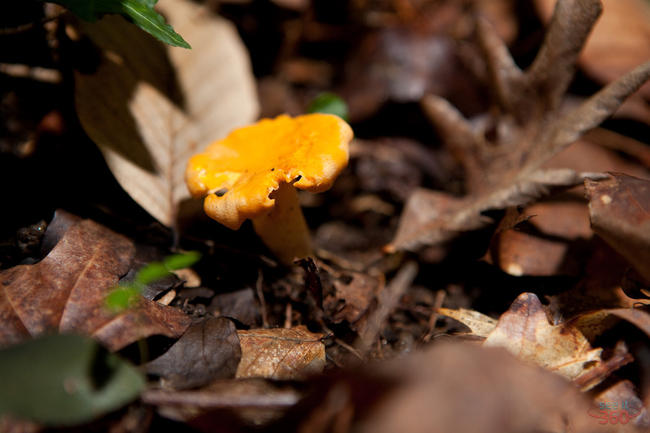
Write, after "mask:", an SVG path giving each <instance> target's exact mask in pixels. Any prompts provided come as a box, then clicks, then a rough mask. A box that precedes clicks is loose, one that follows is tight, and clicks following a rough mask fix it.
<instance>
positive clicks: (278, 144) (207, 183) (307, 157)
mask: <svg viewBox="0 0 650 433" xmlns="http://www.w3.org/2000/svg"><path fill="white" fill-rule="evenodd" d="M352 136H353V133H352V129H351V128H350V126H349V125H348V124H347V123H346V122H345V121H344V120H342V119H341V118H339V117H338V116H334V115H332V114H307V115H303V116H298V117H295V118H291V117H289V116H287V115H281V116H278V117H276V118H275V119H262V120H260V121H259V122H257V123H256V124H254V125H250V126H245V127H243V128H239V129H236V130H234V131H232V132H231V133H230V134H228V136H227V137H226V138H224V139H221V140H217V141H215V142H214V143H212V144H211V145H209V146H208V147H207V148H206V149H205V151H204V152H203V153H200V154H197V155H194V156H193V157H192V158H191V159H190V161H189V163H188V165H187V170H186V172H185V181H186V182H187V185H188V188H189V190H190V193H191V194H192V195H193V196H194V197H203V196H205V197H206V198H205V202H204V206H203V207H204V209H205V213H206V214H207V215H208V216H209V217H211V218H213V219H215V220H217V221H219V222H220V223H221V224H223V225H225V226H226V227H229V228H231V229H234V230H236V229H238V228H239V227H240V226H241V225H242V223H243V222H244V220H246V218H255V217H256V216H259V215H261V214H262V213H264V212H266V211H268V210H269V209H271V208H272V207H273V206H274V205H275V200H274V199H273V198H272V197H271V194H272V193H273V191H275V190H277V189H278V187H279V185H280V183H288V184H293V185H294V186H295V187H296V188H300V189H304V190H307V191H312V192H320V191H325V190H327V189H329V188H330V187H331V186H332V184H333V183H334V180H335V179H336V177H337V176H338V175H339V173H340V172H341V171H342V170H343V169H344V168H345V167H346V166H347V163H348V153H349V152H348V144H349V143H350V141H351V140H352Z"/></svg>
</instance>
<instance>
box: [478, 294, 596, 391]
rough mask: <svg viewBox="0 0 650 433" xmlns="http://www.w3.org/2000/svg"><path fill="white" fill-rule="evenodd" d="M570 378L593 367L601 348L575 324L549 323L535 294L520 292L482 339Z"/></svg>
mask: <svg viewBox="0 0 650 433" xmlns="http://www.w3.org/2000/svg"><path fill="white" fill-rule="evenodd" d="M483 345H484V346H487V347H503V348H505V349H506V350H508V351H509V352H510V353H512V354H514V355H515V356H517V357H518V358H520V359H522V360H524V361H529V362H533V363H535V364H538V365H540V366H542V367H544V368H546V369H548V370H551V371H555V372H556V373H559V374H561V375H562V376H564V377H566V378H568V379H571V380H574V379H577V378H578V377H580V376H581V375H583V374H585V373H586V372H588V371H589V370H590V369H591V368H594V367H595V366H597V365H598V364H599V363H600V362H601V359H600V353H601V352H602V349H592V348H591V345H590V344H589V341H587V339H586V338H585V336H584V335H583V334H582V333H581V332H580V331H579V330H578V329H577V328H575V327H573V326H570V325H551V324H550V323H549V321H548V318H547V317H546V312H545V311H544V307H543V306H542V304H541V302H540V301H539V299H537V296H535V295H534V294H532V293H522V294H521V295H519V297H518V298H517V299H516V300H515V301H514V302H513V303H512V305H511V306H510V309H509V310H508V311H506V312H505V313H504V314H503V315H502V316H501V317H500V318H499V322H498V323H497V326H496V328H495V329H494V331H493V332H492V333H491V334H490V335H489V336H488V337H487V339H486V340H485V341H484V342H483Z"/></svg>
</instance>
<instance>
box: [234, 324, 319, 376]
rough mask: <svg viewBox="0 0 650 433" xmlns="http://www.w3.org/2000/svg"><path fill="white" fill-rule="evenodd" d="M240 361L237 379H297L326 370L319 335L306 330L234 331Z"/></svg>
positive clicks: (299, 328)
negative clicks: (236, 336) (239, 347)
mask: <svg viewBox="0 0 650 433" xmlns="http://www.w3.org/2000/svg"><path fill="white" fill-rule="evenodd" d="M237 334H238V335H239V342H240V343H241V352H242V356H241V361H240V362H239V367H238V368H237V374H236V377H238V378H244V377H265V378H270V379H299V378H304V377H305V376H307V375H310V374H314V373H319V372H321V371H322V370H323V367H325V345H324V344H323V343H322V342H321V338H322V337H323V336H322V335H321V334H314V333H312V332H309V331H308V330H307V328H306V327H304V326H298V327H295V328H286V329H285V328H274V329H252V330H249V331H237Z"/></svg>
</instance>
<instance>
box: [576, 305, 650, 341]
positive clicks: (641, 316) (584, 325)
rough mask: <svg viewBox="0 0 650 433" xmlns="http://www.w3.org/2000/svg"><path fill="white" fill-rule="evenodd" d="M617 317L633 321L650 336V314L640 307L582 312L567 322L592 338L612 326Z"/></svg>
mask: <svg viewBox="0 0 650 433" xmlns="http://www.w3.org/2000/svg"><path fill="white" fill-rule="evenodd" d="M612 316H614V317H612ZM617 319H623V320H626V321H628V322H630V323H632V324H633V325H635V326H636V327H638V328H639V329H640V330H641V331H643V332H645V333H646V334H647V335H648V336H649V337H650V314H649V313H648V312H647V311H644V310H642V309H638V308H604V309H601V310H596V311H590V312H587V313H583V314H580V315H578V316H576V317H574V318H572V319H571V320H570V321H569V322H567V323H569V324H570V325H571V326H573V327H575V328H577V329H579V330H580V332H582V334H583V335H585V336H586V337H587V338H589V339H592V338H595V337H597V336H599V335H600V334H602V333H603V332H604V331H606V330H607V329H609V328H611V327H612V326H613V325H614V324H616V322H618V320H617Z"/></svg>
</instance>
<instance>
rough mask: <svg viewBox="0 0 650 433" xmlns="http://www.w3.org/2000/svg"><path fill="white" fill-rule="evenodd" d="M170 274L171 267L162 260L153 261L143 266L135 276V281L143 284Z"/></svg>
mask: <svg viewBox="0 0 650 433" xmlns="http://www.w3.org/2000/svg"><path fill="white" fill-rule="evenodd" d="M167 275H169V269H167V267H166V266H165V264H164V263H161V262H152V263H149V264H148V265H146V266H143V267H142V268H141V269H140V270H139V271H138V274H137V275H136V276H135V281H136V282H137V283H139V284H142V285H145V286H146V285H147V284H151V283H153V282H154V281H158V280H161V279H163V278H165V277H166V276H167Z"/></svg>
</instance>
